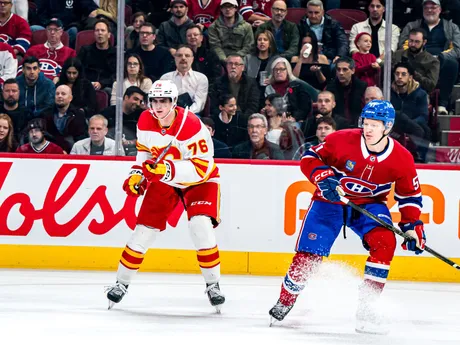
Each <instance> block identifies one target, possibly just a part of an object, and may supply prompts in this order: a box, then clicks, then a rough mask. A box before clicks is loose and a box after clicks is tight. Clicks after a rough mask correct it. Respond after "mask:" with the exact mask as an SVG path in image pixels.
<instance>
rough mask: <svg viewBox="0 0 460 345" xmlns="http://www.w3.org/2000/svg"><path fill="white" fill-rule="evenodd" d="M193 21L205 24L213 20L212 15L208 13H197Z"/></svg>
mask: <svg viewBox="0 0 460 345" xmlns="http://www.w3.org/2000/svg"><path fill="white" fill-rule="evenodd" d="M193 21H194V22H195V23H197V24H207V23H212V22H213V21H214V17H213V16H210V15H208V14H198V15H196V16H195V17H194V18H193Z"/></svg>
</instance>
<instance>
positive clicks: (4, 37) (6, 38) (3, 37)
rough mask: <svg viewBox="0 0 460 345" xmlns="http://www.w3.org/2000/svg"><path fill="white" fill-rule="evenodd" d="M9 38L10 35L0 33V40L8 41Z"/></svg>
mask: <svg viewBox="0 0 460 345" xmlns="http://www.w3.org/2000/svg"><path fill="white" fill-rule="evenodd" d="M10 40H11V37H10V36H8V35H7V34H0V42H3V43H8V42H9V41H10Z"/></svg>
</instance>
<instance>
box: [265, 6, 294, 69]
mask: <svg viewBox="0 0 460 345" xmlns="http://www.w3.org/2000/svg"><path fill="white" fill-rule="evenodd" d="M271 12H272V19H271V20H269V21H267V22H265V23H264V24H262V25H260V26H259V27H258V28H257V31H256V36H257V34H258V33H260V32H263V31H266V30H268V31H270V32H271V33H272V34H273V36H274V38H275V43H276V48H277V50H278V55H279V56H281V57H284V58H286V59H287V60H289V61H291V59H292V57H293V56H294V55H296V54H297V51H298V49H299V40H300V38H299V29H298V28H297V24H295V23H293V22H290V21H288V20H286V19H285V18H286V14H287V6H286V3H285V2H284V1H282V0H276V1H275V2H273V6H272V8H271ZM256 42H257V39H256Z"/></svg>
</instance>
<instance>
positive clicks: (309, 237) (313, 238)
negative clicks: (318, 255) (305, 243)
mask: <svg viewBox="0 0 460 345" xmlns="http://www.w3.org/2000/svg"><path fill="white" fill-rule="evenodd" d="M317 238H318V235H316V234H315V233H313V232H310V233H308V239H309V240H312V241H314V240H316V239H317Z"/></svg>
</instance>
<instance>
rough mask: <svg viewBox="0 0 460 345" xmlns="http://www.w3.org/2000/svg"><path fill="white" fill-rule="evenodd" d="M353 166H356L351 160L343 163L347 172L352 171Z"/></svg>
mask: <svg viewBox="0 0 460 345" xmlns="http://www.w3.org/2000/svg"><path fill="white" fill-rule="evenodd" d="M355 164H356V162H353V161H351V160H347V162H346V163H345V168H346V169H347V170H348V171H353V169H354V168H355Z"/></svg>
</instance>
